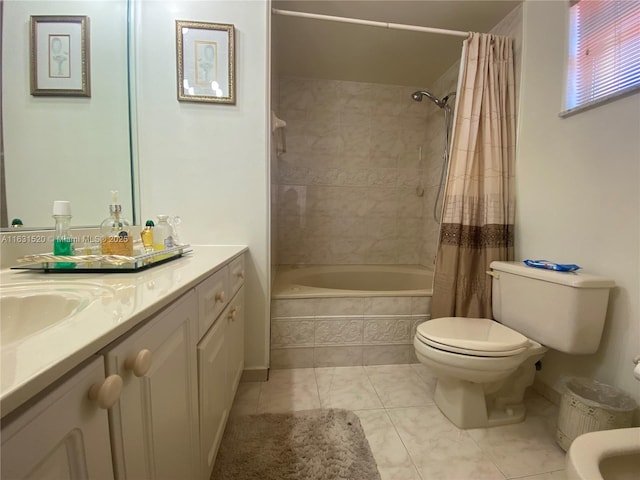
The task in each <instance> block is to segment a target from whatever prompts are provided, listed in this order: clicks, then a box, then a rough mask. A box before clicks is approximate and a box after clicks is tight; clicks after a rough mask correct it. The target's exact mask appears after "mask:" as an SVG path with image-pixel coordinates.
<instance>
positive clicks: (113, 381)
mask: <svg viewBox="0 0 640 480" xmlns="http://www.w3.org/2000/svg"><path fill="white" fill-rule="evenodd" d="M120 393H122V377H121V376H120V375H116V374H114V375H109V376H108V377H107V378H105V379H104V382H102V383H94V384H93V385H92V386H91V388H90V389H89V400H92V401H94V402H96V403H97V404H98V407H100V408H104V409H108V408H111V407H113V406H114V405H115V404H116V402H117V401H118V399H119V398H120Z"/></svg>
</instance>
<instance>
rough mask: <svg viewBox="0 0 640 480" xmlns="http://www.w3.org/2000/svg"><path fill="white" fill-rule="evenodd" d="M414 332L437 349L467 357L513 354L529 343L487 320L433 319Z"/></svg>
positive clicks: (524, 338)
mask: <svg viewBox="0 0 640 480" xmlns="http://www.w3.org/2000/svg"><path fill="white" fill-rule="evenodd" d="M417 333H418V335H419V336H420V337H422V340H423V341H425V343H427V344H430V345H432V346H434V347H436V348H440V349H442V350H449V351H452V352H457V353H467V354H469V355H483V356H507V355H516V354H518V353H520V352H522V351H524V350H525V349H526V348H527V345H528V343H529V339H528V338H527V337H525V336H524V335H522V334H520V333H518V332H516V331H515V330H511V329H510V328H509V327H505V326H504V325H502V324H501V323H498V322H496V321H493V320H490V319H488V318H467V317H444V318H436V319H435V320H429V321H427V322H423V323H421V324H420V325H418V329H417Z"/></svg>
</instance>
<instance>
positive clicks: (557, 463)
mask: <svg viewBox="0 0 640 480" xmlns="http://www.w3.org/2000/svg"><path fill="white" fill-rule="evenodd" d="M434 388H435V378H434V377H433V376H432V375H431V374H430V373H429V370H428V369H427V367H425V366H423V365H421V364H412V365H378V366H365V367H330V368H300V369H291V370H271V372H270V379H269V381H268V382H257V383H241V384H240V386H239V388H238V393H237V395H236V399H235V402H234V404H233V408H232V410H231V415H246V414H252V413H266V412H269V413H281V412H290V411H295V410H307V409H312V408H345V409H349V410H353V411H355V412H356V413H357V414H358V416H359V417H360V421H361V423H362V427H363V428H364V431H365V434H366V436H367V439H368V440H369V444H370V445H371V450H372V451H373V455H374V457H375V459H376V461H377V463H378V469H379V471H380V475H381V477H382V480H396V479H398V480H428V479H429V480H431V479H437V480H458V479H459V480H483V479H492V480H493V479H499V480H504V479H513V478H519V479H526V480H564V478H565V475H564V456H565V455H564V452H563V451H562V450H561V449H560V447H558V446H557V445H556V443H555V440H554V434H555V421H556V418H557V413H558V412H557V407H555V406H554V405H552V404H551V403H549V402H548V401H547V400H546V399H544V398H543V397H541V396H539V395H537V394H536V393H534V392H531V393H528V394H527V397H526V405H527V411H528V414H527V419H526V420H525V421H524V422H522V423H519V424H515V425H507V426H503V427H494V428H491V429H485V428H477V429H471V430H460V429H459V428H457V427H456V426H455V425H453V424H452V423H451V422H450V421H449V420H447V418H446V417H445V416H444V415H442V413H440V410H439V409H438V407H436V405H435V404H434V403H433V391H434Z"/></svg>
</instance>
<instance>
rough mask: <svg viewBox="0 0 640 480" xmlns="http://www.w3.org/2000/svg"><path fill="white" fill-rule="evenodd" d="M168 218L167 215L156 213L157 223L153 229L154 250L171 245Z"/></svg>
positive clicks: (171, 238)
mask: <svg viewBox="0 0 640 480" xmlns="http://www.w3.org/2000/svg"><path fill="white" fill-rule="evenodd" d="M168 219H169V216H168V215H158V223H156V226H155V227H154V229H153V249H154V250H156V251H160V250H166V249H167V248H172V247H173V228H171V225H169V222H168Z"/></svg>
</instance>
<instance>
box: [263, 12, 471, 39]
mask: <svg viewBox="0 0 640 480" xmlns="http://www.w3.org/2000/svg"><path fill="white" fill-rule="evenodd" d="M271 13H273V14H274V15H284V16H287V17H302V18H314V19H316V20H329V21H331V22H342V23H356V24H358V25H369V26H371V27H382V28H389V29H392V30H411V31H414V32H426V33H439V34H441V35H454V36H456V37H465V38H467V37H469V32H461V31H459V30H446V29H444V28H433V27H421V26H419V25H405V24H403V23H387V22H376V21H373V20H361V19H359V18H348V17H335V16H333V15H320V14H317V13H305V12H294V11H292V10H280V9H277V8H272V9H271Z"/></svg>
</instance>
